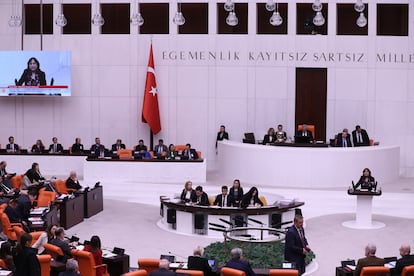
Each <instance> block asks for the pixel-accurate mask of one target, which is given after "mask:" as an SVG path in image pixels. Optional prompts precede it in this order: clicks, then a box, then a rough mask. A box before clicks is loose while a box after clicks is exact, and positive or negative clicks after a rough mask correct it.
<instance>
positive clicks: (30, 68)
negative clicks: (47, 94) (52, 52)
mask: <svg viewBox="0 0 414 276" xmlns="http://www.w3.org/2000/svg"><path fill="white" fill-rule="evenodd" d="M16 85H26V86H39V85H46V74H45V72H43V71H42V70H40V63H39V61H38V60H37V58H35V57H31V58H30V59H29V61H28V62H27V69H24V71H23V74H22V76H21V77H20V79H19V80H18V81H17V83H16Z"/></svg>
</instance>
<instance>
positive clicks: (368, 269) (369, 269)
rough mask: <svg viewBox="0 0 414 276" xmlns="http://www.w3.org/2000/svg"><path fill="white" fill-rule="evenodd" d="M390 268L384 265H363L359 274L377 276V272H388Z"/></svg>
mask: <svg viewBox="0 0 414 276" xmlns="http://www.w3.org/2000/svg"><path fill="white" fill-rule="evenodd" d="M389 272H390V269H389V268H388V267H385V266H365V267H363V268H362V270H361V274H360V276H377V274H386V273H389Z"/></svg>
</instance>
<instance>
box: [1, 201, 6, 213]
mask: <svg viewBox="0 0 414 276" xmlns="http://www.w3.org/2000/svg"><path fill="white" fill-rule="evenodd" d="M6 208H7V203H2V204H0V213H3V212H4V210H6Z"/></svg>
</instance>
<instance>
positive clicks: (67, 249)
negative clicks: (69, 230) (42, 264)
mask: <svg viewBox="0 0 414 276" xmlns="http://www.w3.org/2000/svg"><path fill="white" fill-rule="evenodd" d="M49 243H51V244H53V245H56V246H58V247H60V248H61V249H62V252H63V256H58V257H57V258H56V261H58V262H61V263H66V261H67V260H68V259H70V258H72V253H71V251H72V249H73V247H72V246H71V245H69V242H68V241H67V240H65V231H64V230H63V228H61V227H60V228H58V229H56V231H55V238H54V239H52V240H51V241H50V242H49Z"/></svg>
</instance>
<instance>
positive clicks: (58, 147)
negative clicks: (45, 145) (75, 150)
mask: <svg viewBox="0 0 414 276" xmlns="http://www.w3.org/2000/svg"><path fill="white" fill-rule="evenodd" d="M52 142H53V143H52V144H50V146H49V152H50V153H62V152H63V147H62V144H59V143H58V139H57V137H53V138H52Z"/></svg>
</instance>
